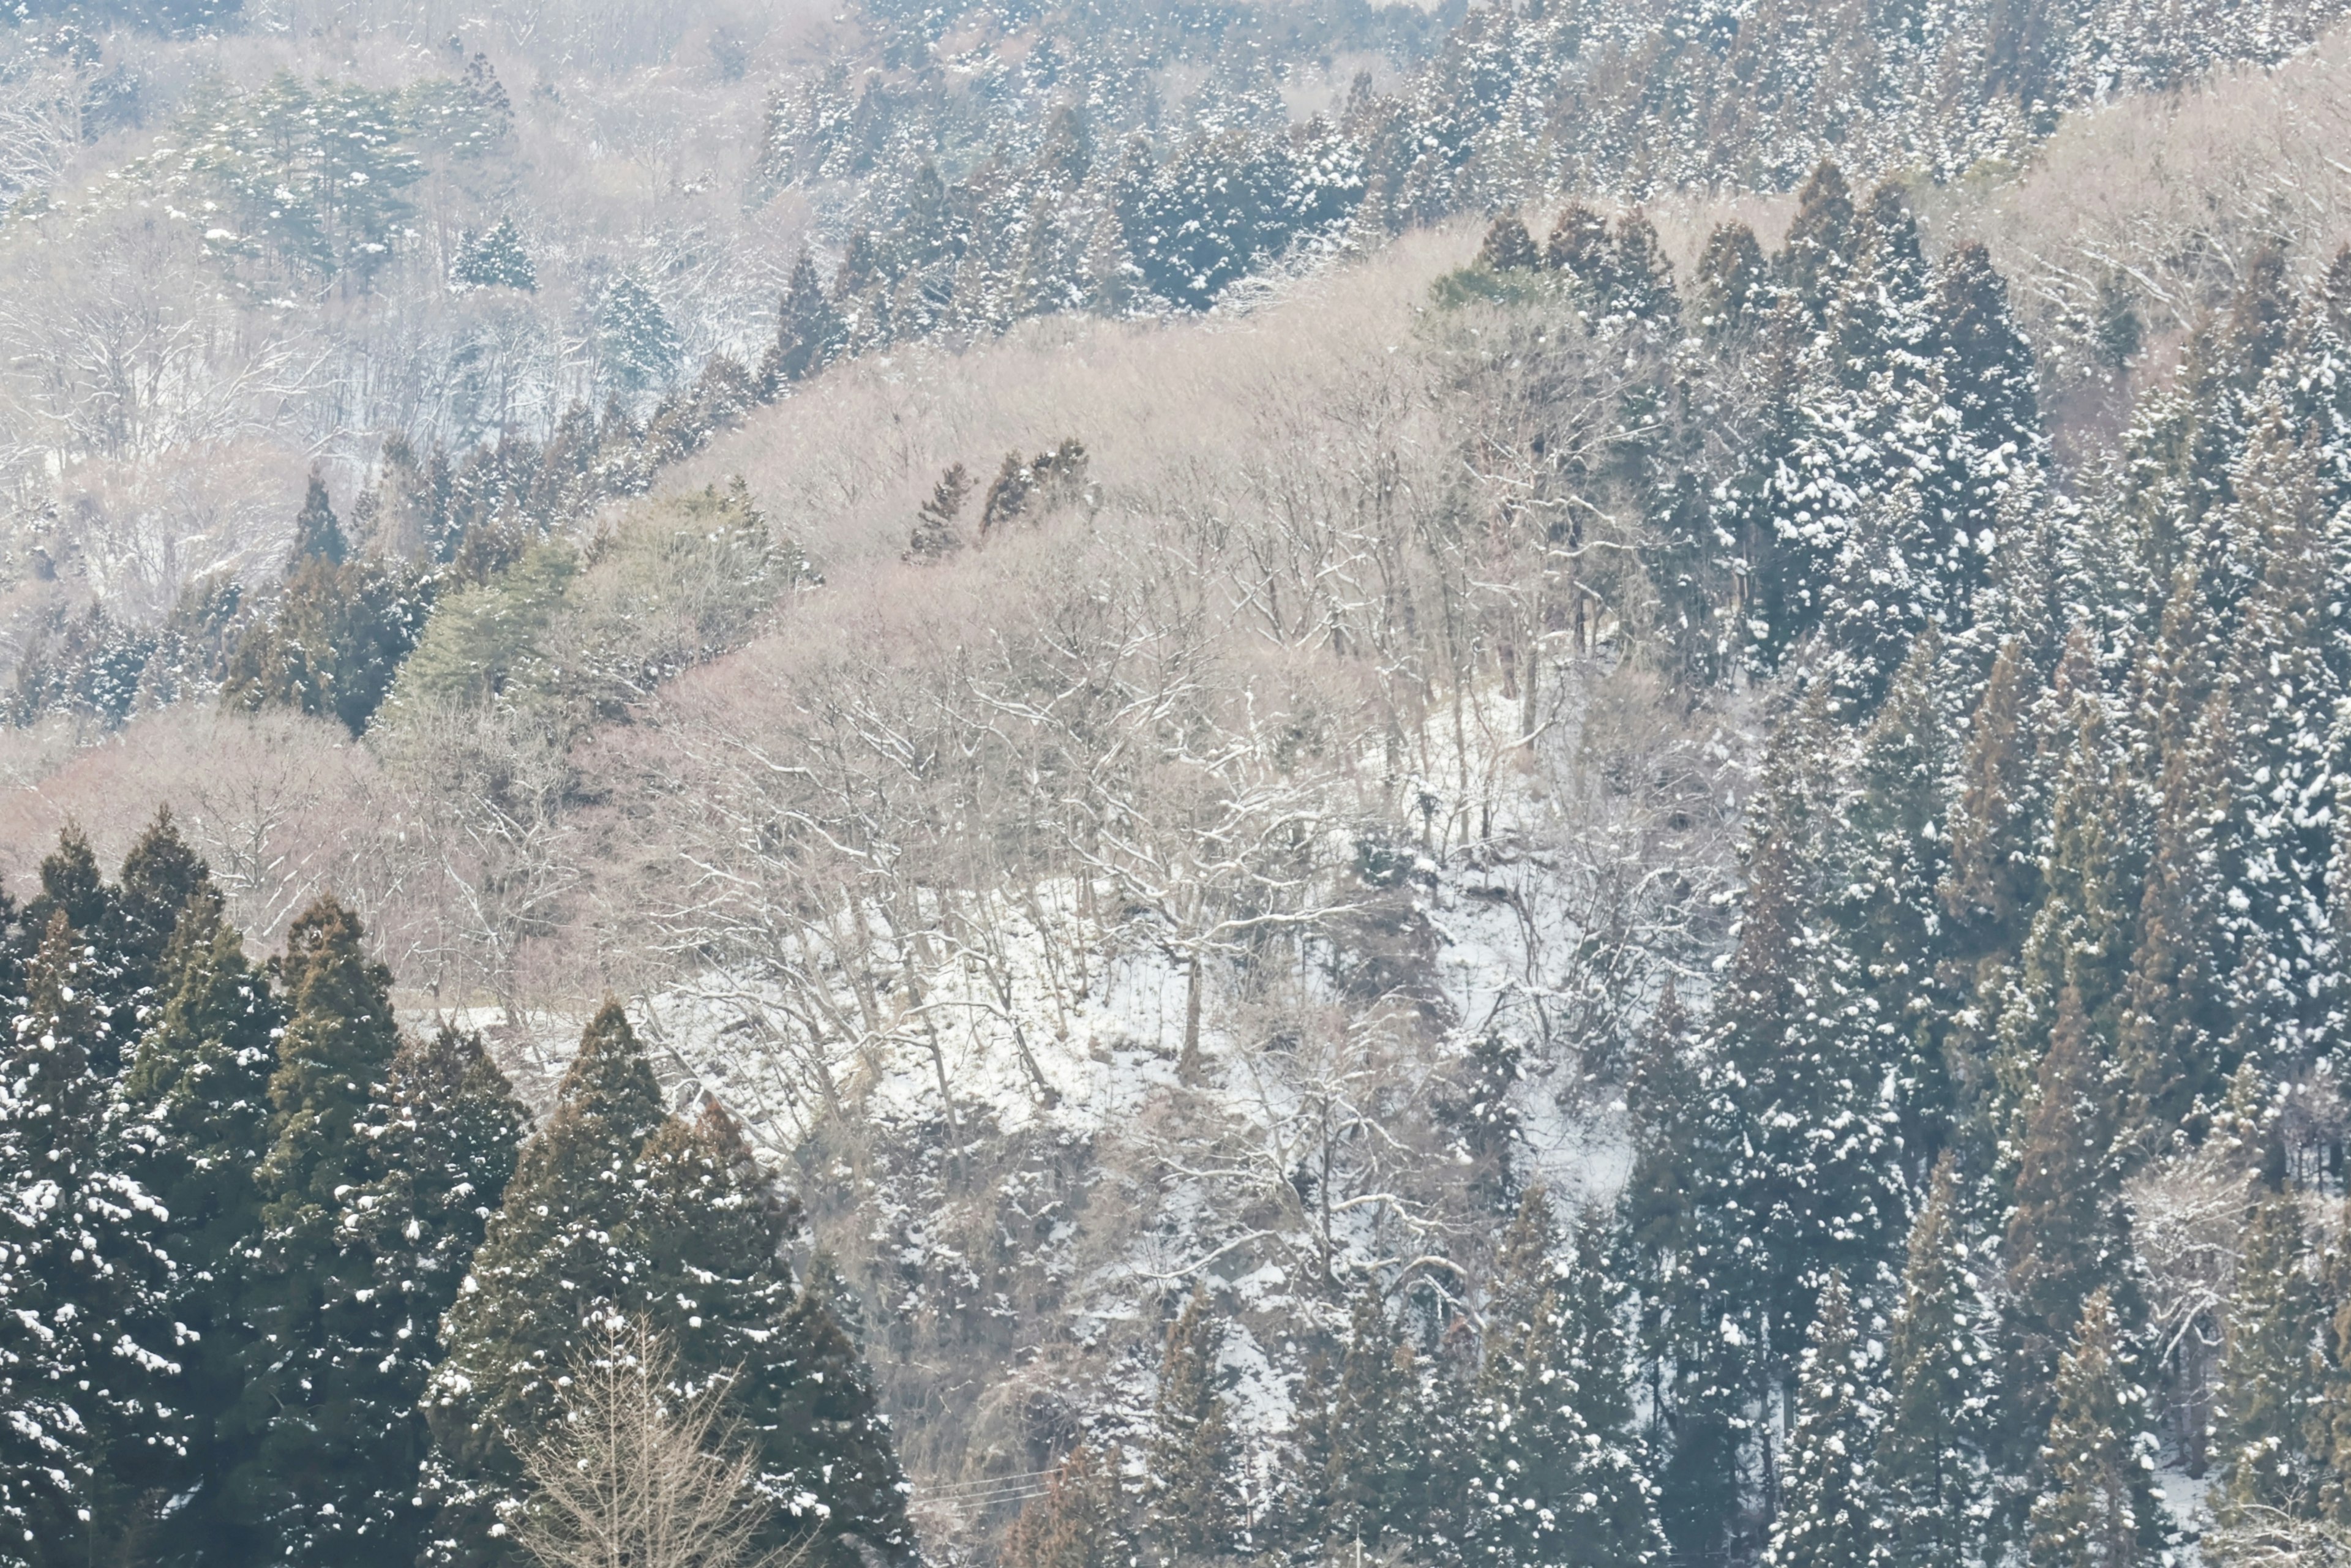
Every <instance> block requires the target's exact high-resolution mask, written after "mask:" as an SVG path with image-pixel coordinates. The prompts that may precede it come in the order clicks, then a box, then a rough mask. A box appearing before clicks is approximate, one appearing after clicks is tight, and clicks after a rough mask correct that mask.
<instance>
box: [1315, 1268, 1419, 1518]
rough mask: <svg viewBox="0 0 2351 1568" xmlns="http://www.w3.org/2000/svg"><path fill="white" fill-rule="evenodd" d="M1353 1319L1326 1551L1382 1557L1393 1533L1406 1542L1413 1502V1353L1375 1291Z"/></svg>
mask: <svg viewBox="0 0 2351 1568" xmlns="http://www.w3.org/2000/svg"><path fill="white" fill-rule="evenodd" d="M1409 1355H1410V1353H1409V1352H1408V1351H1407V1350H1406V1349H1405V1346H1404V1344H1403V1343H1401V1342H1399V1341H1398V1339H1397V1338H1396V1336H1395V1332H1394V1331H1393V1330H1392V1329H1391V1328H1390V1327H1389V1325H1388V1319H1387V1309H1386V1305H1385V1303H1384V1301H1383V1300H1382V1299H1381V1296H1380V1293H1379V1291H1378V1290H1377V1289H1376V1287H1374V1286H1371V1285H1366V1286H1365V1287H1364V1290H1363V1291H1361V1292H1360V1293H1359V1294H1358V1295H1357V1296H1356V1299H1355V1306H1354V1310H1353V1322H1352V1323H1351V1324H1350V1327H1349V1333H1348V1336H1347V1348H1346V1354H1345V1355H1344V1356H1343V1358H1342V1359H1341V1362H1340V1364H1339V1377H1338V1386H1337V1387H1336V1388H1335V1389H1333V1390H1332V1396H1331V1402H1330V1404H1331V1407H1330V1412H1329V1416H1328V1422H1329V1437H1328V1439H1327V1449H1328V1452H1327V1454H1326V1455H1325V1457H1324V1459H1323V1466H1324V1473H1323V1486H1322V1490H1323V1492H1324V1495H1325V1497H1326V1499H1327V1513H1326V1520H1325V1533H1324V1537H1323V1540H1324V1550H1325V1551H1326V1552H1332V1551H1337V1550H1340V1549H1341V1548H1342V1547H1343V1546H1344V1545H1348V1544H1350V1543H1360V1544H1361V1545H1362V1546H1363V1547H1364V1549H1366V1550H1368V1551H1373V1552H1377V1551H1379V1550H1380V1549H1381V1547H1382V1545H1383V1543H1384V1542H1386V1541H1388V1540H1389V1538H1390V1536H1391V1533H1392V1532H1393V1533H1394V1534H1395V1537H1396V1538H1398V1539H1405V1538H1408V1534H1409V1531H1410V1528H1411V1525H1412V1522H1413V1521H1412V1519H1411V1517H1410V1509H1411V1505H1412V1503H1413V1502H1414V1501H1415V1499H1414V1497H1413V1495H1412V1494H1413V1491H1414V1486H1413V1483H1414V1481H1415V1479H1416V1469H1417V1467H1416V1464H1415V1462H1414V1461H1415V1453H1414V1449H1415V1448H1416V1443H1417V1441H1418V1438H1419V1434H1417V1433H1416V1432H1415V1431H1414V1430H1413V1429H1412V1417H1413V1414H1414V1407H1415V1406H1416V1405H1417V1403H1418V1395H1419V1390H1418V1389H1417V1388H1416V1387H1415V1386H1414V1381H1415V1380H1414V1375H1413V1370H1412V1363H1411V1361H1410V1359H1409Z"/></svg>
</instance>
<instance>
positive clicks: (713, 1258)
mask: <svg viewBox="0 0 2351 1568" xmlns="http://www.w3.org/2000/svg"><path fill="white" fill-rule="evenodd" d="M637 1184H638V1192H637V1196H636V1200H635V1202H634V1204H633V1205H632V1212H631V1213H630V1215H629V1218H628V1219H627V1220H626V1221H625V1222H624V1223H623V1225H622V1227H621V1228H620V1230H619V1231H618V1233H617V1234H616V1236H615V1241H616V1244H617V1246H618V1247H619V1249H621V1250H622V1252H623V1253H624V1254H626V1255H628V1256H630V1257H632V1258H636V1259H641V1260H643V1272H642V1273H641V1274H639V1275H638V1276H637V1277H636V1278H634V1279H633V1280H632V1281H628V1282H627V1283H626V1285H625V1286H624V1287H623V1300H624V1301H625V1303H626V1308H625V1310H626V1311H627V1312H629V1313H630V1315H631V1316H632V1317H633V1318H635V1319H636V1320H638V1321H640V1322H647V1323H650V1324H652V1325H653V1327H654V1328H655V1329H656V1330H657V1331H658V1332H659V1333H661V1334H662V1336H663V1338H664V1340H665V1341H666V1342H667V1343H669V1344H671V1345H673V1346H674V1347H675V1348H676V1353H677V1358H678V1361H677V1364H678V1369H679V1371H680V1373H681V1375H683V1376H684V1378H686V1379H688V1380H689V1381H699V1380H705V1379H708V1380H717V1381H721V1382H724V1383H726V1385H727V1386H728V1391H729V1393H728V1406H729V1408H730V1410H731V1411H732V1412H733V1413H734V1414H735V1416H737V1419H739V1420H740V1421H741V1422H742V1423H743V1427H744V1435H745V1437H746V1438H747V1441H748V1442H749V1443H750V1444H751V1445H752V1446H753V1448H754V1449H755V1451H756V1453H757V1455H758V1474H757V1477H756V1479H755V1481H754V1485H755V1486H756V1487H757V1488H758V1491H759V1493H760V1495H761V1496H762V1497H763V1498H765V1499H766V1500H767V1501H768V1503H769V1505H770V1506H771V1508H772V1510H773V1517H772V1522H771V1523H770V1525H769V1526H768V1531H767V1532H766V1535H765V1539H764V1543H765V1544H767V1545H769V1546H772V1547H775V1548H778V1549H781V1548H784V1547H787V1546H789V1545H791V1544H793V1543H794V1542H798V1541H799V1538H800V1537H802V1536H803V1535H804V1534H806V1533H808V1532H810V1531H814V1532H815V1533H816V1540H815V1542H812V1543H811V1544H812V1545H813V1547H814V1549H815V1555H816V1557H817V1558H818V1560H819V1561H820V1562H822V1563H828V1564H831V1568H859V1565H860V1564H861V1563H867V1562H884V1563H894V1562H907V1561H911V1560H912V1558H913V1556H914V1531H913V1530H912V1528H911V1526H909V1524H908V1523H907V1520H906V1504H905V1496H904V1493H905V1486H904V1480H903V1479H902V1478H901V1476H900V1474H899V1469H898V1458H897V1454H896V1451H895V1448H894V1447H893V1443H892V1440H891V1437H890V1431H889V1427H888V1424H887V1422H886V1421H885V1419H884V1418H883V1416H882V1415H881V1412H880V1410H879V1409H878V1407H877V1406H876V1403H875V1400H874V1396H873V1388H872V1376H871V1375H870V1374H869V1373H868V1372H867V1371H866V1368H865V1365H864V1362H863V1360H862V1357H861V1355H860V1354H859V1353H858V1350H857V1347H856V1345H855V1343H853V1342H852V1340H851V1339H850V1337H849V1335H848V1333H847V1331H846V1330H845V1328H844V1327H843V1326H842V1324H841V1321H840V1319H839V1317H838V1316H837V1315H836V1314H835V1312H833V1311H832V1307H831V1302H829V1301H827V1300H826V1299H825V1296H824V1294H823V1291H822V1290H821V1289H820V1287H819V1282H818V1281H810V1284H809V1286H808V1287H806V1288H803V1289H801V1290H799V1291H797V1292H796V1291H794V1290H793V1288H792V1278H791V1270H790V1269H789V1266H788V1265H787V1264H786V1263H785V1261H784V1260H783V1256H782V1250H783V1247H784V1244H785V1242H786V1241H787V1240H788V1239H789V1237H790V1234H791V1231H792V1229H793V1228H794V1227H795V1225H796V1224H797V1219H798V1214H797V1210H796V1209H795V1208H794V1207H792V1206H790V1205H788V1204H787V1203H785V1202H784V1201H783V1200H782V1199H781V1198H780V1197H778V1195H777V1193H776V1191H775V1187H774V1183H773V1182H772V1181H771V1180H770V1179H769V1178H768V1176H766V1175H765V1173H763V1172H762V1171H761V1170H760V1169H759V1167H758V1161H757V1160H756V1159H754V1158H753V1156H752V1154H751V1150H750V1147H749V1145H747V1144H746V1143H745V1142H744V1140H743V1134H742V1130H741V1128H740V1127H739V1126H737V1124H736V1122H735V1120H734V1118H733V1117H731V1116H729V1115H728V1114H727V1113H726V1111H725V1109H723V1108H722V1107H721V1106H720V1105H719V1104H718V1103H717V1102H716V1101H715V1100H714V1101H710V1102H708V1103H705V1105H704V1107H703V1109H702V1111H701V1113H700V1114H699V1115H697V1116H696V1117H695V1118H694V1119H693V1120H692V1121H686V1120H684V1119H682V1118H677V1117H673V1118H671V1119H670V1120H669V1121H668V1122H666V1123H664V1124H663V1126H662V1128H661V1130H660V1131H658V1132H657V1133H655V1134H653V1137H652V1138H650V1139H648V1140H647V1141H646V1143H645V1145H644V1148H643V1150H642V1151H641V1152H640V1154H639V1155H638V1158H637Z"/></svg>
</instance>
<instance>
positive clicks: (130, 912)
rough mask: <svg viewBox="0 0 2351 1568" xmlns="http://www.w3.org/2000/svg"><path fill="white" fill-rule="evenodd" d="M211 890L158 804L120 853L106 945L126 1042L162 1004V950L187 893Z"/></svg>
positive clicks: (208, 877)
mask: <svg viewBox="0 0 2351 1568" xmlns="http://www.w3.org/2000/svg"><path fill="white" fill-rule="evenodd" d="M211 891H212V873H211V871H210V870H209V868H207V867H206V866H205V864H204V860H203V858H202V857H201V856H199V855H198V854H197V853H196V852H194V851H193V850H192V849H190V848H189V847H188V845H187V842H186V841H185V840H183V839H182V838H181V837H180V829H179V824H178V823H177V822H176V821H173V820H172V809H171V808H170V807H169V806H165V807H162V809H160V810H157V811H156V813H155V820H154V821H152V822H150V823H149V824H148V825H147V827H146V829H145V831H142V832H141V834H140V835H139V838H138V840H137V841H135V842H134V843H132V845H131V852H130V853H129V854H127V855H125V856H124V857H123V859H122V875H121V880H120V883H118V884H117V893H116V896H115V902H116V906H117V911H118V915H117V918H118V920H119V922H120V925H119V928H118V930H117V932H116V933H115V936H114V939H113V944H112V946H113V947H114V949H115V952H116V954H117V956H118V962H119V963H120V966H121V970H122V973H121V977H120V980H119V981H118V983H117V994H118V996H119V997H120V1001H119V1002H118V1003H117V1006H118V1007H120V1008H127V1009H128V1010H129V1014H130V1016H129V1017H128V1018H127V1019H123V1020H122V1027H121V1029H120V1032H121V1034H122V1035H123V1036H124V1043H125V1044H126V1045H128V1044H131V1043H132V1042H133V1041H135V1040H136V1038H137V1035H138V1033H139V1032H140V1030H143V1029H144V1028H145V1027H146V1025H147V1023H148V1022H149V1021H150V1020H151V1019H152V1017H153V1016H154V1014H155V1012H156V1010H157V1009H160V1008H161V1007H162V1002H163V1000H164V998H162V996H161V995H159V994H158V987H159V985H160V983H161V980H162V967H163V955H164V953H165V951H166V950H167V949H168V948H169V947H170V946H171V942H172V932H173V931H174V930H175V929H176V928H177V927H178V925H179V921H180V913H181V911H182V910H183V909H185V908H186V907H187V904H188V901H189V900H190V899H191V898H193V897H195V896H197V895H198V894H200V893H210V892H211Z"/></svg>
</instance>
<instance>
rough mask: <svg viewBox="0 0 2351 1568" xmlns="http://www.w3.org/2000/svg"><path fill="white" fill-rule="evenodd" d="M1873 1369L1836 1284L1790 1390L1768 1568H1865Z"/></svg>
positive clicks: (1869, 1543)
mask: <svg viewBox="0 0 2351 1568" xmlns="http://www.w3.org/2000/svg"><path fill="white" fill-rule="evenodd" d="M1877 1398H1878V1396H1877V1390H1876V1369H1875V1368H1873V1367H1872V1366H1870V1365H1869V1364H1868V1358H1867V1356H1866V1354H1865V1353H1864V1351H1863V1350H1862V1349H1861V1347H1860V1345H1859V1343H1857V1341H1856V1338H1855V1332H1854V1323H1853V1299H1852V1297H1851V1296H1850V1295H1849V1294H1847V1292H1846V1291H1845V1287H1844V1280H1843V1279H1842V1278H1841V1277H1838V1276H1834V1275H1833V1276H1831V1278H1830V1280H1829V1283H1828V1287H1827V1288H1826V1289H1825V1290H1823V1291H1822V1292H1821V1306H1820V1312H1819V1314H1818V1316H1816V1317H1815V1318H1814V1319H1813V1327H1812V1332H1811V1333H1810V1334H1809V1335H1808V1336H1807V1337H1806V1340H1805V1344H1804V1357H1803V1362H1802V1366H1801V1368H1800V1369H1799V1372H1798V1375H1797V1383H1796V1420H1795V1425H1794V1426H1793V1427H1791V1428H1790V1429H1789V1432H1788V1456H1787V1463H1786V1467H1785V1479H1784V1480H1783V1482H1782V1488H1783V1490H1782V1497H1781V1500H1780V1512H1779V1516H1778V1517H1777V1518H1776V1519H1774V1520H1773V1521H1772V1522H1771V1545H1770V1547H1769V1548H1768V1549H1767V1550H1766V1551H1765V1552H1764V1554H1763V1561H1764V1563H1765V1564H1766V1565H1767V1568H1866V1565H1867V1564H1869V1563H1874V1562H1876V1557H1877V1552H1878V1550H1879V1547H1880V1544H1881V1541H1880V1534H1879V1520H1878V1516H1877V1501H1876V1495H1875V1490H1874V1489H1873V1487H1872V1485H1871V1477H1870V1464H1869V1456H1870V1452H1871V1450H1872V1448H1873V1447H1874V1446H1875V1444H1876V1438H1877V1429H1878V1423H1879V1418H1880V1413H1879V1410H1878V1406H1877Z"/></svg>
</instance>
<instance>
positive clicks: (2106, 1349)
mask: <svg viewBox="0 0 2351 1568" xmlns="http://www.w3.org/2000/svg"><path fill="white" fill-rule="evenodd" d="M2054 1395H2055V1397H2054V1403H2055V1406H2056V1413H2055V1416H2054V1418H2053V1420H2052V1422H2051V1424H2050V1427H2049V1438H2048V1442H2047V1444H2046V1446H2045V1447H2044V1448H2043V1450H2042V1457H2041V1466H2040V1469H2041V1470H2042V1472H2043V1474H2044V1475H2045V1477H2046V1478H2047V1479H2046V1481H2045V1484H2044V1486H2043V1490H2042V1492H2041V1495H2040V1496H2039V1497H2038V1498H2037V1499H2036V1500H2034V1502H2033V1504H2032V1522H2031V1532H2030V1539H2029V1540H2028V1542H2027V1543H2026V1549H2025V1551H2026V1556H2025V1560H2026V1561H2027V1562H2028V1563H2032V1565H2033V1568H2044V1565H2045V1568H2154V1565H2155V1564H2157V1563H2163V1562H2166V1561H2168V1550H2167V1549H2168V1546H2169V1543H2170V1537H2171V1534H2172V1528H2171V1521H2170V1518H2169V1516H2168V1514H2167V1513H2166V1512H2165V1511H2164V1508H2163V1504H2162V1501H2161V1500H2160V1499H2159V1498H2158V1496H2157V1493H2156V1489H2155V1454H2156V1446H2157V1445H2156V1437H2155V1433H2154V1431H2153V1430H2152V1427H2153V1426H2154V1420H2153V1416H2152V1413H2151V1412H2150V1411H2149V1409H2148V1408H2147V1403H2148V1402H2147V1391H2146V1390H2145V1389H2144V1388H2143V1387H2141V1386H2139V1385H2138V1383H2137V1380H2136V1377H2135V1375H2134V1369H2133V1367H2132V1365H2131V1364H2130V1356H2129V1352H2128V1348H2127V1343H2126V1339H2125V1336H2124V1333H2123V1330H2122V1325H2121V1324H2120V1323H2119V1322H2117V1321H2116V1314H2115V1310H2114V1308H2113V1306H2112V1304H2111V1303H2110V1301H2108V1298H2107V1295H2106V1292H2105V1291H2103V1290H2101V1291H2096V1292H2095V1293H2094V1294H2092V1295H2091V1296H2090V1298H2089V1300H2088V1301H2085V1302H2084V1303H2083V1307H2082V1318H2081V1323H2080V1326H2079V1327H2078V1328H2077V1329H2076V1331H2075V1332H2074V1335H2073V1342H2072V1344H2071V1347H2070V1348H2069V1349H2067V1350H2066V1352H2065V1353H2064V1356H2063V1357H2062V1359H2061V1360H2060V1361H2059V1363H2058V1365H2057V1376H2056V1386H2055V1391H2054Z"/></svg>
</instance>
